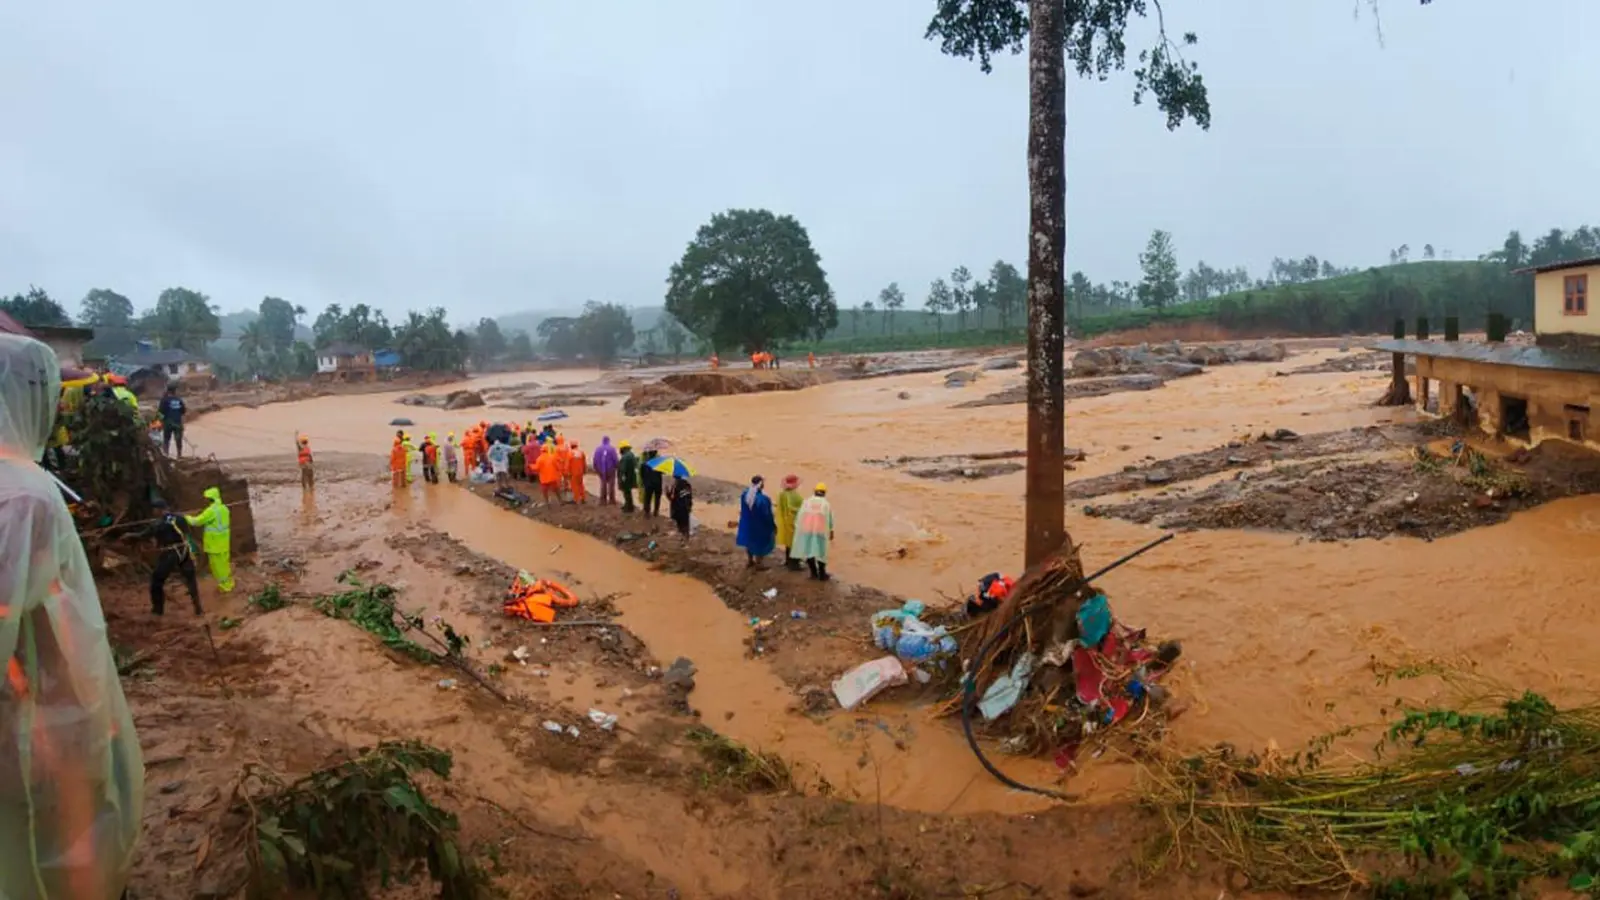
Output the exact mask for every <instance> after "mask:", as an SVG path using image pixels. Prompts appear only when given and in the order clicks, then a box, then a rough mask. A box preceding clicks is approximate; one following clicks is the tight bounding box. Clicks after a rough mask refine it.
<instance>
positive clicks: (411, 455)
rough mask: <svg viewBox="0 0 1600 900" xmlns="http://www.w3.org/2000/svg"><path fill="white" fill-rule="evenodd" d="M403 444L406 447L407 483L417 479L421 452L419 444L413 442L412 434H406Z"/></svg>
mask: <svg viewBox="0 0 1600 900" xmlns="http://www.w3.org/2000/svg"><path fill="white" fill-rule="evenodd" d="M401 444H402V445H403V446H404V447H405V448H406V484H410V483H411V482H413V481H416V480H417V473H416V467H417V457H418V456H419V455H420V454H418V453H417V445H416V444H415V443H413V442H412V440H411V435H409V434H408V435H406V437H405V440H404V441H402V442H401Z"/></svg>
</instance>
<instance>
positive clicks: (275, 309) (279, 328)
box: [256, 297, 306, 355]
mask: <svg viewBox="0 0 1600 900" xmlns="http://www.w3.org/2000/svg"><path fill="white" fill-rule="evenodd" d="M305 314H306V308H305V307H303V306H296V305H295V304H293V303H290V302H289V301H287V300H284V299H282V298H279V297H263V298H261V304H260V305H259V306H257V307H256V322H257V323H259V324H260V325H261V331H262V335H263V337H264V339H265V341H266V348H265V349H267V350H269V351H271V352H272V353H273V354H274V355H284V354H287V353H288V352H289V349H290V348H291V347H293V346H294V330H295V326H297V325H299V324H300V317H301V316H303V315H305Z"/></svg>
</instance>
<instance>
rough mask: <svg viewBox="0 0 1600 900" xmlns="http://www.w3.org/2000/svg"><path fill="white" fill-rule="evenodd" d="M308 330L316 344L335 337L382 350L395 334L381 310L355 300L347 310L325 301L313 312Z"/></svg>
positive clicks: (341, 340)
mask: <svg viewBox="0 0 1600 900" xmlns="http://www.w3.org/2000/svg"><path fill="white" fill-rule="evenodd" d="M311 332H312V334H314V335H316V341H317V346H318V347H326V346H328V345H329V344H332V343H334V342H336V341H338V342H343V343H347V344H355V345H356V346H358V347H365V348H366V349H368V350H382V349H384V348H385V347H388V346H389V345H390V344H392V343H394V338H395V334H394V329H393V328H392V327H390V325H389V319H388V318H387V317H386V316H384V314H383V312H382V311H381V310H374V309H372V308H371V307H369V306H367V305H366V304H365V303H357V304H356V305H355V306H352V307H350V308H349V309H348V310H347V309H344V308H343V307H341V306H340V305H339V304H337V303H331V304H329V305H328V308H327V309H325V310H323V311H322V314H321V315H319V316H317V321H316V322H315V323H314V324H313V325H312V326H311Z"/></svg>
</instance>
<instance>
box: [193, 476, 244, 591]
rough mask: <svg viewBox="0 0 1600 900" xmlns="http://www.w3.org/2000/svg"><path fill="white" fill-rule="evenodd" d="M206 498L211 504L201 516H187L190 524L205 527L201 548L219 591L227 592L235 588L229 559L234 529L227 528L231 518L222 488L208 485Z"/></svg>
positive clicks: (201, 512)
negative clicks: (223, 499) (223, 498)
mask: <svg viewBox="0 0 1600 900" xmlns="http://www.w3.org/2000/svg"><path fill="white" fill-rule="evenodd" d="M205 498H206V499H207V500H210V501H211V505H209V506H207V507H206V508H205V509H203V510H201V511H200V514H199V515H197V516H185V519H186V520H187V521H188V523H189V524H190V525H193V526H195V527H196V528H203V529H204V532H203V535H204V536H203V537H202V538H201V539H200V547H201V549H203V550H205V552H206V562H207V563H209V564H210V566H211V576H212V577H213V578H215V579H217V590H219V591H221V592H223V593H224V594H226V593H228V592H230V591H232V590H233V566H232V565H231V564H230V562H229V560H230V558H231V556H232V532H231V531H230V530H229V527H228V526H229V523H230V521H231V520H230V518H229V515H228V507H227V504H225V503H223V502H222V491H220V490H218V489H217V488H214V487H208V488H206V492H205Z"/></svg>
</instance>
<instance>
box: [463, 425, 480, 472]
mask: <svg viewBox="0 0 1600 900" xmlns="http://www.w3.org/2000/svg"><path fill="white" fill-rule="evenodd" d="M461 461H462V463H464V464H465V465H466V468H467V479H468V480H469V481H470V480H471V478H472V473H473V471H474V470H475V469H477V467H478V431H477V429H476V428H468V429H467V430H465V431H463V432H461Z"/></svg>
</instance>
